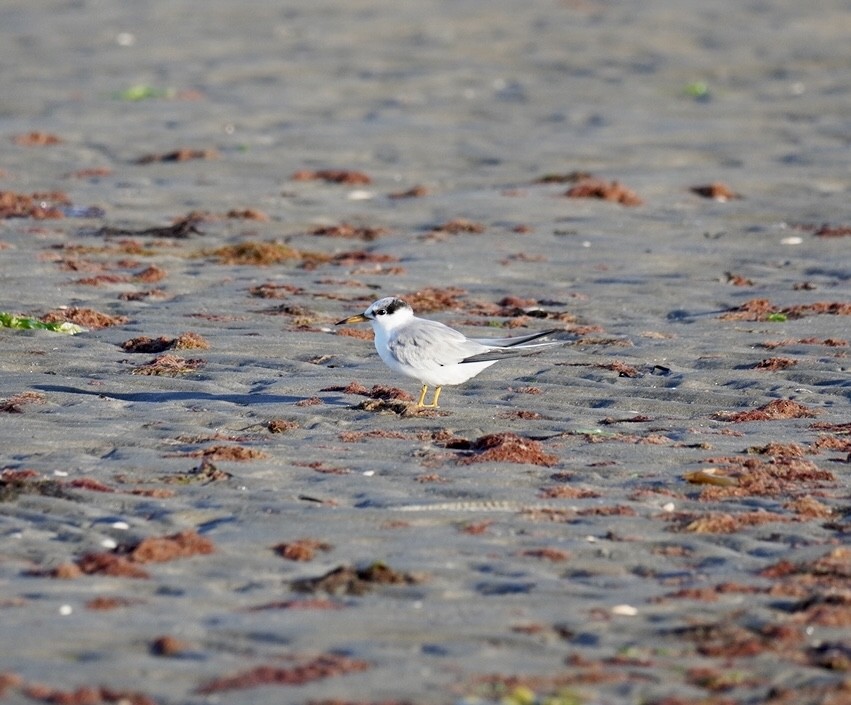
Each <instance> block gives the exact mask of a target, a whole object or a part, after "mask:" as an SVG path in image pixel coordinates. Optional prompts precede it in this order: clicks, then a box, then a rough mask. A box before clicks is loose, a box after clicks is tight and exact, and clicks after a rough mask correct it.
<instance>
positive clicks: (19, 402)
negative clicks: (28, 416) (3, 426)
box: [0, 392, 46, 414]
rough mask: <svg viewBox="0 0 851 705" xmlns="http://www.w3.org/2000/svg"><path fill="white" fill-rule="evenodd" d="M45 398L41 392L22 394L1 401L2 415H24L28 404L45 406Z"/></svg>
mask: <svg viewBox="0 0 851 705" xmlns="http://www.w3.org/2000/svg"><path fill="white" fill-rule="evenodd" d="M45 398H46V397H45V396H44V394H42V393H41V392H21V393H20V394H15V395H14V396H11V397H9V398H8V399H0V413H3V414H23V413H24V409H23V407H24V405H26V404H44V401H45Z"/></svg>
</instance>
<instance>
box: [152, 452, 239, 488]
mask: <svg viewBox="0 0 851 705" xmlns="http://www.w3.org/2000/svg"><path fill="white" fill-rule="evenodd" d="M232 477H233V474H232V473H229V472H226V471H225V470H221V469H219V468H218V467H216V464H215V463H214V462H213V461H212V460H210V458H208V457H205V458H203V459H202V460H201V462H200V464H199V465H198V467H194V468H192V469H191V470H190V471H189V472H186V473H181V474H178V475H164V476H162V477H161V478H160V479H161V480H162V481H163V482H165V483H166V484H170V485H188V484H190V483H193V482H201V483H204V484H207V483H210V482H222V481H224V480H230V479H231V478H232Z"/></svg>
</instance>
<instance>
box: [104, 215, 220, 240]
mask: <svg viewBox="0 0 851 705" xmlns="http://www.w3.org/2000/svg"><path fill="white" fill-rule="evenodd" d="M202 220H203V219H202V218H198V217H195V216H193V215H192V214H190V215H188V216H183V217H181V218H177V219H176V220H175V221H174V222H173V223H172V224H171V225H163V226H154V227H152V228H142V229H140V230H134V229H131V228H115V227H111V226H106V227H103V228H99V229H98V230H96V231H95V232H94V233H93V234H94V235H99V236H103V237H117V236H125V235H126V236H139V237H160V238H174V239H176V240H185V239H186V238H188V237H189V236H190V235H203V234H204V233H203V232H202V231H201V230H199V229H198V223H200V222H202Z"/></svg>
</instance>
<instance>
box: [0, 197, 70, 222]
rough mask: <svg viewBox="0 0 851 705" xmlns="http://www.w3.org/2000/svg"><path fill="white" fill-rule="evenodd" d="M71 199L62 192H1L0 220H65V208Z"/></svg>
mask: <svg viewBox="0 0 851 705" xmlns="http://www.w3.org/2000/svg"><path fill="white" fill-rule="evenodd" d="M70 204H71V199H69V198H68V196H67V194H65V193H63V192H62V191H50V192H44V191H36V192H35V193H30V194H26V193H15V192H14V191H0V219H3V218H34V219H36V220H48V219H55V218H64V217H65V211H64V209H63V208H64V207H65V206H69V205H70Z"/></svg>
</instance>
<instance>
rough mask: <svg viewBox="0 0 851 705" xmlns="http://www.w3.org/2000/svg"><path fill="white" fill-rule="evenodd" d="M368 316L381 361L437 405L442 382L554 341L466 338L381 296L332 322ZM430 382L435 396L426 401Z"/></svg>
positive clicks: (457, 381)
mask: <svg viewBox="0 0 851 705" xmlns="http://www.w3.org/2000/svg"><path fill="white" fill-rule="evenodd" d="M364 321H369V322H370V323H371V324H372V329H373V331H374V332H375V349H376V350H377V351H378V354H379V356H380V357H381V359H382V360H383V361H384V363H385V364H386V365H387V366H388V367H389V368H390V369H391V370H394V371H395V372H399V373H401V374H403V375H405V376H407V377H413V378H414V379H417V380H419V381H420V382H421V383H422V385H423V387H422V390H420V398H419V399H418V400H417V406H418V407H425V408H430V409H436V408H437V400H438V398H439V397H440V390H441V389H442V388H443V387H444V386H446V385H455V384H461V383H462V382H466V381H467V380H468V379H470V378H471V377H475V376H476V375H477V374H479V372H481V371H482V370H484V369H486V368H488V367H490V366H491V365H493V364H494V363H496V362H498V361H499V360H502V359H504V358H506V357H516V356H518V355H531V354H534V353H535V352H539V351H540V350H539V349H540V348H544V347H549V346H551V345H559V343H557V342H551V343H534V344H532V345H528V343H529V342H530V341H532V340H536V339H537V338H543V337H544V336H545V335H550V334H551V333H555V332H557V331H555V330H546V331H541V332H540V333H532V334H531V335H521V336H517V337H516V338H468V337H467V336H465V335H464V334H463V333H459V332H458V331H457V330H455V329H454V328H450V327H449V326H445V325H444V324H443V323H439V322H438V321H430V320H428V319H426V318H417V317H416V316H414V311H413V309H412V308H411V307H410V306H409V305H408V304H406V303H405V302H404V301H402V300H401V299H397V298H393V297H386V298H383V299H379V300H378V301H375V302H374V303H373V304H372V305H370V306H369V308H367V309H366V311H364V312H363V313H358V314H357V315H354V316H349V317H348V318H344V319H343V320H342V321H339V322H338V323H337V325H338V326H339V325H343V324H347V323H362V322H364ZM429 386H433V387H434V388H435V390H434V398H433V400H432V402H431V404H426V403H425V397H426V393H427V392H428V388H429Z"/></svg>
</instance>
